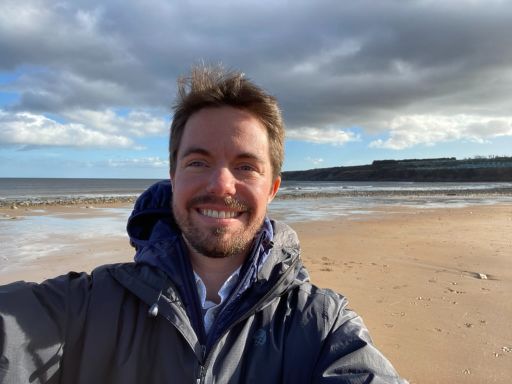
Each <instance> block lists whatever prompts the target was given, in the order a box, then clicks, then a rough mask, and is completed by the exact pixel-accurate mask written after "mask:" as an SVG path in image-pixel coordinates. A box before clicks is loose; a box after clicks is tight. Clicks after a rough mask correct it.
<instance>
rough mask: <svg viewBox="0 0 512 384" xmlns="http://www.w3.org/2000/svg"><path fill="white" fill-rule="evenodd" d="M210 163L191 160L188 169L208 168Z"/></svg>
mask: <svg viewBox="0 0 512 384" xmlns="http://www.w3.org/2000/svg"><path fill="white" fill-rule="evenodd" d="M207 166H208V163H207V162H206V161H204V160H191V161H189V162H188V163H187V167H190V168H202V167H207Z"/></svg>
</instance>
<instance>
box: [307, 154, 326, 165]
mask: <svg viewBox="0 0 512 384" xmlns="http://www.w3.org/2000/svg"><path fill="white" fill-rule="evenodd" d="M306 160H307V161H309V162H310V163H313V164H314V165H320V164H322V163H323V162H324V159H322V158H312V157H309V156H308V157H306Z"/></svg>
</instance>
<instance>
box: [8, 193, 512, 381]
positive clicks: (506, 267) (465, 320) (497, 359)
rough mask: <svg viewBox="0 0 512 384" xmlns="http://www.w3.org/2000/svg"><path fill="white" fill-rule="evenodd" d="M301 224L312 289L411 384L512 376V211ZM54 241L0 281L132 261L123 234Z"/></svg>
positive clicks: (76, 214) (384, 215) (412, 213)
mask: <svg viewBox="0 0 512 384" xmlns="http://www.w3.org/2000/svg"><path fill="white" fill-rule="evenodd" d="M109 214H110V213H109V212H103V211H102V210H101V209H87V208H85V207H77V206H74V207H49V208H45V211H44V212H41V211H39V210H36V211H33V210H30V209H28V208H26V209H18V210H12V209H9V208H5V209H3V210H0V217H1V218H2V221H3V224H5V222H6V221H10V220H24V218H23V217H24V216H25V215H61V216H62V215H65V216H64V217H66V220H69V225H73V220H76V219H79V218H83V217H84V215H85V216H87V215H89V217H101V216H102V215H109ZM6 215H9V217H8V216H6ZM10 217H17V218H14V219H11V218H10ZM292 226H293V227H294V228H295V229H296V230H297V232H298V234H299V237H300V239H301V244H302V249H303V259H304V263H305V264H306V266H307V267H308V269H309V271H310V274H311V277H312V280H313V282H314V283H316V284H317V285H320V286H322V287H328V288H331V289H333V290H335V291H337V292H341V293H343V294H344V295H345V296H347V297H348V298H349V301H350V307H351V308H352V309H354V310H356V311H357V312H358V313H359V314H360V315H361V316H362V317H363V319H364V320H365V322H366V324H367V325H368V327H369V329H370V331H371V334H372V336H373V338H374V341H375V343H376V344H377V346H378V347H379V348H380V349H381V350H382V351H383V352H384V354H385V355H386V356H388V357H389V359H390V360H391V361H392V362H393V364H394V365H395V367H396V368H397V369H398V370H399V372H400V373H401V374H402V375H403V376H404V377H406V378H407V379H408V380H409V381H410V382H411V383H422V384H423V383H427V384H428V383H475V384H476V383H508V382H509V381H510V377H511V376H512V328H511V327H510V319H511V318H512V204H510V203H505V204H494V205H485V206H484V205H478V206H469V207H465V208H443V209H424V208H418V207H397V206H393V207H381V208H379V209H374V210H373V212H372V214H371V215H366V216H349V217H338V218H335V219H333V220H322V221H314V222H313V221H308V222H301V223H293V224H292ZM26 235H27V236H30V233H27V234H26ZM0 236H1V233H0ZM54 240H55V242H56V243H60V244H62V245H63V246H62V247H61V248H59V249H55V251H53V252H48V254H47V255H45V256H39V257H38V258H34V259H24V260H16V257H15V255H11V254H9V255H6V254H5V253H2V252H0V283H7V282H9V281H15V280H19V279H24V280H32V281H41V280H43V279H45V278H48V277H52V276H55V275H58V274H61V273H65V272H67V271H69V270H76V271H81V270H86V271H89V270H91V269H92V268H93V267H94V266H95V265H99V264H104V263H112V262H123V261H130V260H131V258H132V256H133V250H132V249H131V247H130V246H129V244H128V239H127V237H126V236H124V235H120V234H117V233H112V234H109V235H104V236H101V237H100V238H96V237H95V238H79V239H77V238H74V237H72V236H70V235H68V234H65V233H64V234H63V235H62V236H61V237H59V236H57V238H55V239H54ZM3 241H5V239H3Z"/></svg>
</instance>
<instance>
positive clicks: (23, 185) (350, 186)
mask: <svg viewBox="0 0 512 384" xmlns="http://www.w3.org/2000/svg"><path fill="white" fill-rule="evenodd" d="M157 181H159V180H152V179H50V178H0V207H3V208H4V213H0V244H1V245H2V246H1V247H0V271H1V270H2V268H3V267H4V266H5V265H7V263H8V261H9V262H12V261H13V255H15V256H14V257H15V258H16V260H18V261H21V260H23V259H25V260H27V259H33V258H37V257H44V256H45V255H48V254H51V253H52V252H55V251H57V250H58V249H62V247H65V246H69V247H72V245H73V244H72V243H71V244H67V245H66V243H65V241H68V240H65V239H76V240H78V239H85V240H88V239H94V238H95V237H97V236H101V237H112V238H114V237H124V238H127V235H126V229H125V228H126V221H127V219H128V217H129V215H130V213H131V207H132V205H133V203H131V202H133V201H134V200H135V199H136V198H137V197H138V196H139V195H140V194H141V193H142V192H143V191H144V190H145V189H146V188H148V187H149V186H151V185H152V184H153V183H155V182H157ZM91 200H92V201H100V202H101V201H103V200H108V201H112V200H113V201H116V200H119V201H125V202H126V204H121V206H116V207H109V208H105V207H103V206H101V204H98V206H94V204H91ZM55 201H58V202H60V203H62V202H64V204H65V203H66V202H73V204H74V205H75V206H76V207H78V208H79V209H78V213H77V211H76V210H74V212H73V213H62V212H60V213H52V211H51V210H47V208H46V206H45V205H44V204H41V203H43V202H55ZM27 202H29V203H30V205H26V204H25V206H23V203H27ZM499 202H507V203H512V183H503V182H499V183H497V182H489V183H446V182H443V183H417V182H304V181H300V182H297V181H283V183H282V185H281V189H280V191H279V193H278V195H277V197H276V198H275V199H274V200H273V201H272V203H271V204H270V206H269V216H270V217H272V218H274V219H278V220H283V221H285V222H287V223H289V224H293V223H294V222H305V221H308V222H309V221H315V220H329V219H334V218H338V217H344V218H346V219H347V220H364V219H365V217H367V216H368V215H372V214H383V212H393V209H394V208H397V209H398V208H400V209H401V208H403V207H407V206H410V207H414V208H419V209H431V208H444V207H450V208H458V207H466V206H470V205H487V204H495V203H499ZM16 205H18V209H15V207H16ZM383 207H384V208H385V209H384V210H383V209H382V208H383ZM5 208H7V209H5ZM22 208H23V209H26V210H30V214H29V215H23V214H21V211H20V210H21V209H22ZM82 208H83V209H82ZM80 212H81V213H80ZM91 212H93V213H94V214H92V215H91V214H90V213H91ZM384 214H386V213H384ZM2 264H4V265H2Z"/></svg>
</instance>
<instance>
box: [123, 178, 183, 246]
mask: <svg viewBox="0 0 512 384" xmlns="http://www.w3.org/2000/svg"><path fill="white" fill-rule="evenodd" d="M171 197H172V187H171V182H170V181H169V180H162V181H159V182H157V183H155V184H153V185H152V186H150V187H149V188H148V189H147V190H146V191H144V192H143V193H142V194H141V195H140V196H139V197H138V199H137V201H136V202H135V205H134V207H133V211H132V214H131V215H130V218H129V219H128V224H127V227H126V230H127V232H128V236H129V237H130V244H131V245H132V246H133V247H134V248H135V249H137V250H139V249H141V248H143V247H145V246H146V245H148V243H149V240H150V238H155V237H164V236H165V235H167V234H168V233H167V234H166V233H158V232H159V231H160V230H161V229H160V228H159V226H157V223H158V222H159V221H161V220H164V221H166V222H168V223H169V224H171V227H172V229H173V230H175V231H176V232H177V231H178V229H177V227H176V225H175V224H174V217H173V214H172V199H171ZM155 231H156V232H157V233H153V232H155ZM159 235H160V236H159Z"/></svg>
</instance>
